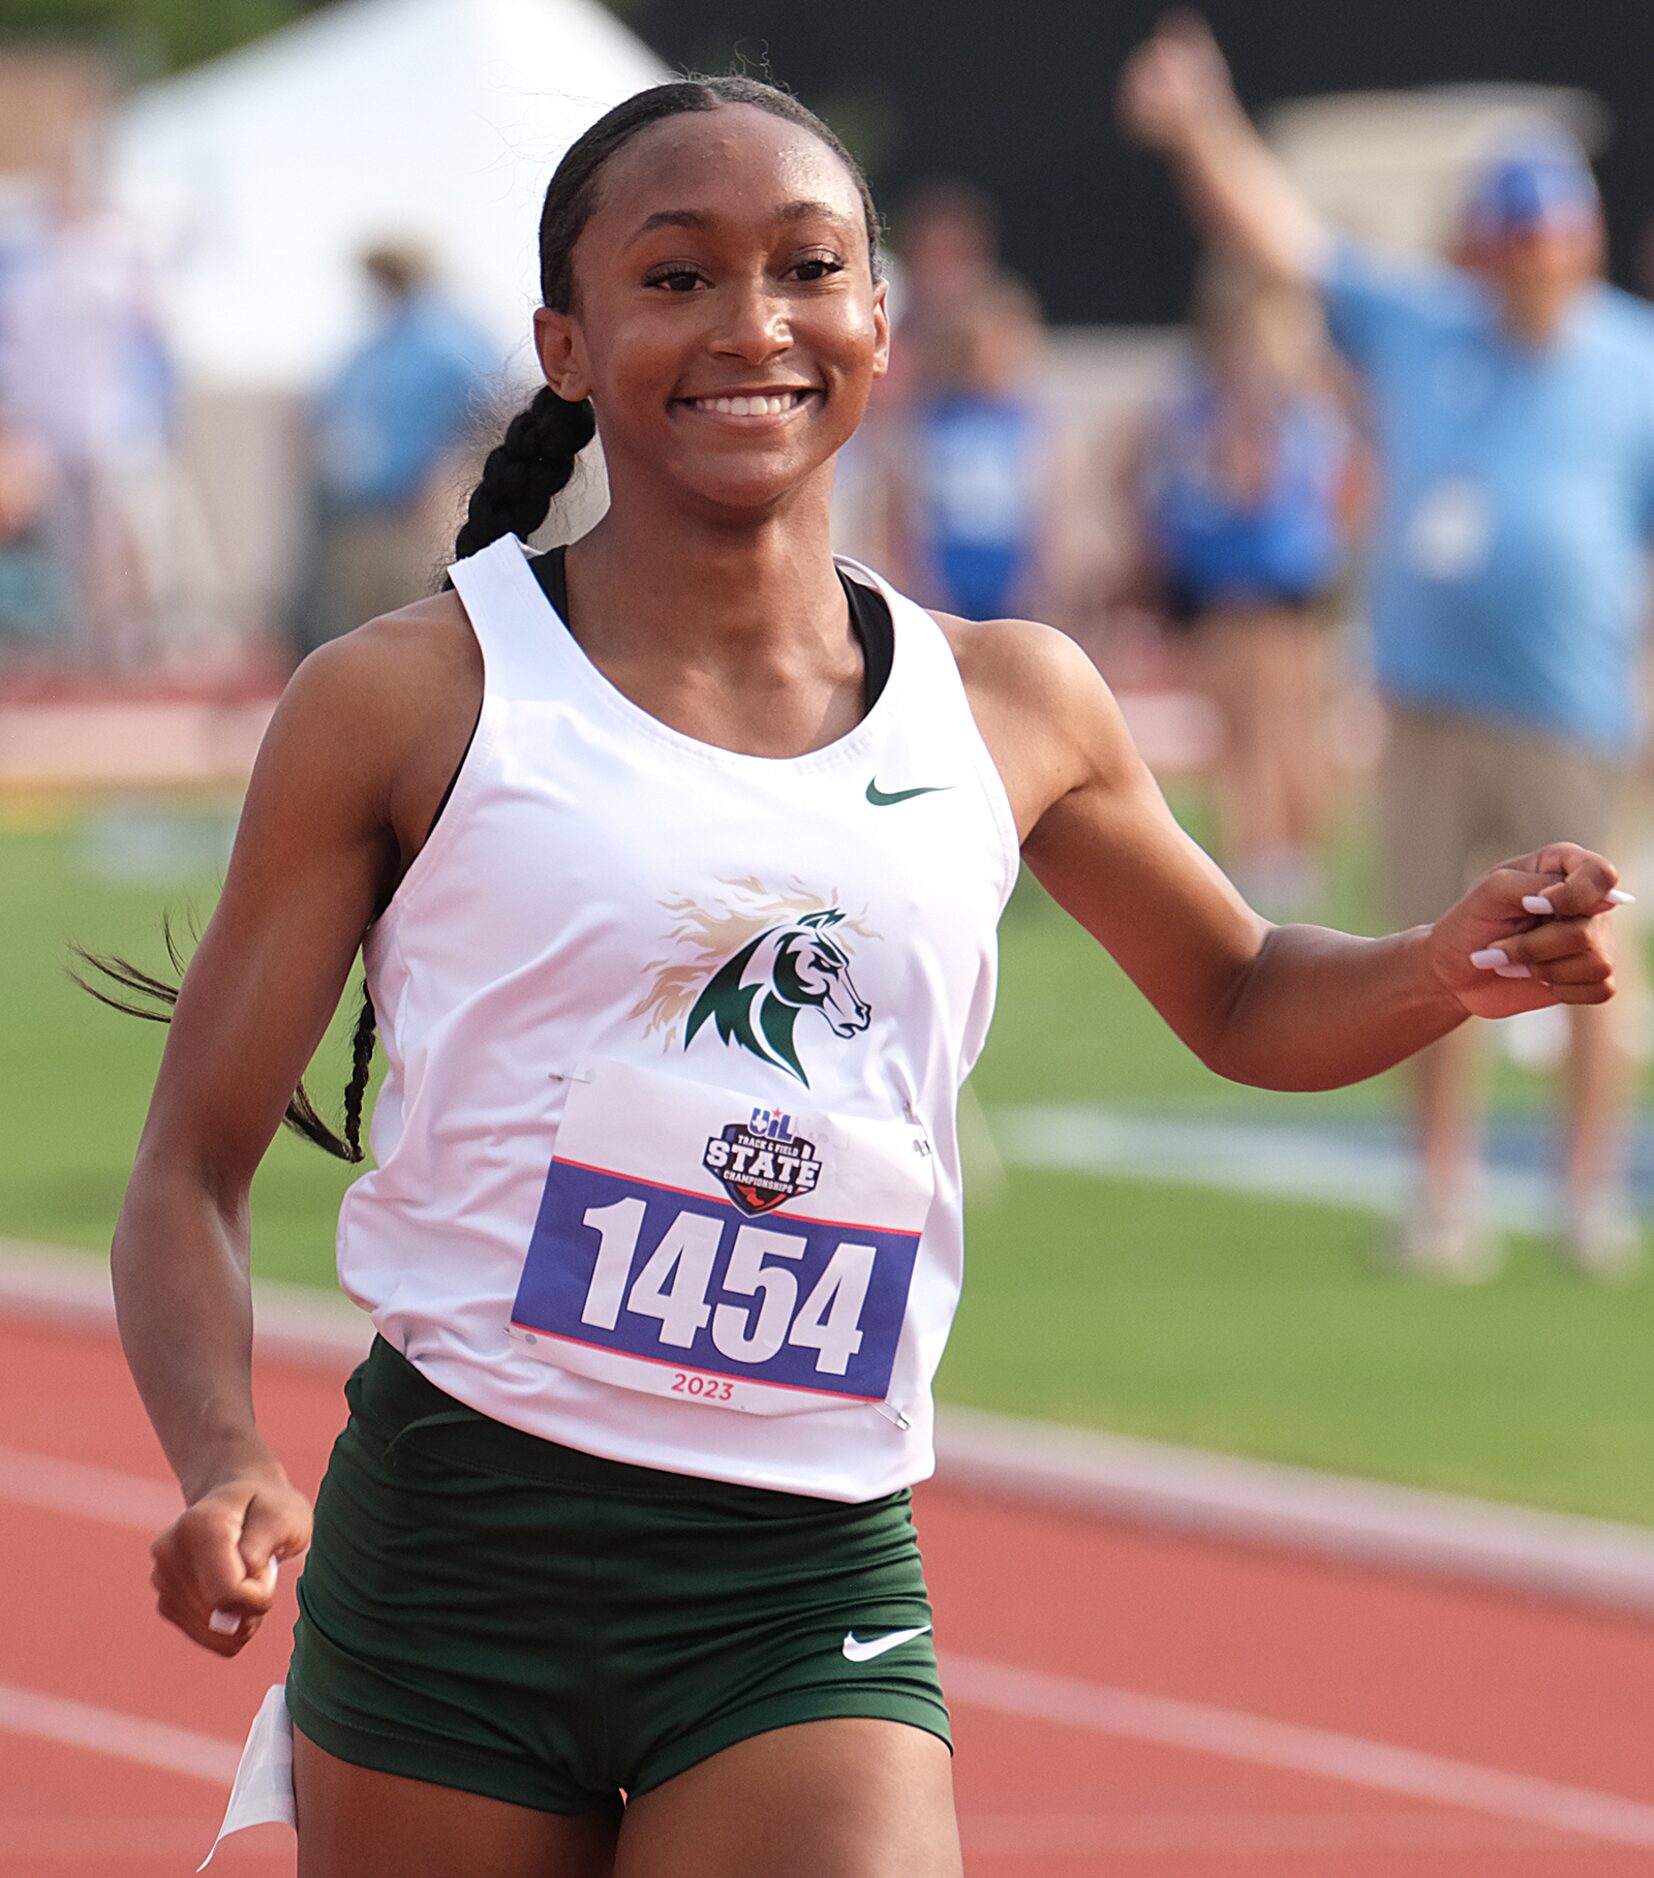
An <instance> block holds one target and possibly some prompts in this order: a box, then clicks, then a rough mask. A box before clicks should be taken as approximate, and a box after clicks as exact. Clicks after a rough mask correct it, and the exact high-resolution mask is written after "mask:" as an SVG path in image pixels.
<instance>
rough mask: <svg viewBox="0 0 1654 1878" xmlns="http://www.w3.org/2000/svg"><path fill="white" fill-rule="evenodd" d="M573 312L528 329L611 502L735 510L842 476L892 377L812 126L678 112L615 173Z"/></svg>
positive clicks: (861, 254) (744, 115)
mask: <svg viewBox="0 0 1654 1878" xmlns="http://www.w3.org/2000/svg"><path fill="white" fill-rule="evenodd" d="M573 269H574V298H573V304H572V306H571V307H570V309H569V311H567V312H566V313H564V312H557V311H554V310H552V309H550V308H542V309H541V310H540V312H539V313H538V314H537V315H536V316H535V324H536V332H537V336H538V341H539V348H540V358H541V362H542V364H543V366H544V368H545V373H546V378H547V380H548V382H550V383H551V385H552V386H553V387H554V388H555V389H556V390H557V391H558V392H559V393H560V394H561V395H562V396H563V397H565V398H582V397H589V398H590V399H591V400H592V405H593V408H594V410H595V411H596V414H597V425H598V430H599V432H600V434H601V436H602V440H603V451H604V457H605V459H606V462H607V464H608V471H609V483H610V490H611V497H612V500H613V501H614V502H615V503H616V504H617V505H619V504H623V503H624V502H626V501H627V500H628V498H629V496H630V494H631V493H632V492H634V491H640V490H642V489H643V488H645V487H648V486H654V487H660V486H661V485H662V484H663V482H664V483H665V484H670V485H674V486H675V487H676V488H677V489H678V490H679V491H680V492H682V493H686V494H689V495H691V496H693V497H694V498H697V499H699V500H700V501H702V502H705V503H711V504H713V505H716V506H718V507H721V508H729V509H733V510H737V511H762V510H765V509H768V508H772V507H774V506H775V505H776V504H777V503H779V502H781V501H783V500H784V499H786V498H787V497H788V496H789V495H791V494H793V493H794V492H795V491H798V490H800V489H801V488H804V487H807V486H814V485H817V484H819V485H820V486H821V488H822V489H823V491H824V490H825V487H826V486H827V482H828V481H829V480H830V477H831V464H832V459H833V456H834V454H835V453H836V452H837V451H838V449H839V448H840V447H841V445H843V444H844V442H845V441H846V440H847V439H848V438H849V437H850V436H851V434H852V433H853V432H854V430H855V428H856V426H857V424H859V423H860V421H861V417H862V413H863V411H864V410H865V409H866V405H867V397H868V392H869V390H870V389H871V386H872V383H873V381H874V379H875V378H877V377H878V376H880V375H881V374H882V373H883V371H884V369H885V363H886V355H887V351H888V343H889V333H888V325H887V321H886V317H885V305H884V287H883V285H882V283H877V282H875V281H874V279H873V277H872V268H871V263H870V259H869V254H868V233H867V224H866V218H865V216H864V213H863V209H862V202H861V196H860V193H859V191H858V190H857V187H856V184H855V182H854V180H853V179H852V177H851V175H850V173H849V172H848V171H847V170H846V168H845V166H844V164H843V163H842V162H841V161H840V160H839V158H838V157H837V156H836V155H835V154H834V152H833V151H832V150H830V149H829V148H828V147H827V146H826V145H825V144H824V143H822V142H821V141H820V140H819V139H818V138H817V137H815V136H813V135H812V134H811V133H810V132H809V131H808V130H806V129H804V128H802V127H800V126H796V125H793V124H790V123H787V122H786V121H784V120H783V119H780V118H777V117H773V116H771V115H770V114H769V113H768V112H766V111H762V110H758V109H756V108H754V107H753V106H751V105H727V106H723V107H721V108H720V109H718V110H715V111H702V112H692V113H684V114H680V115H678V116H675V117H670V118H667V119H665V120H663V121H661V122H659V123H657V124H654V125H651V126H650V127H649V128H648V129H646V130H644V131H641V132H640V133H639V134H638V135H637V136H635V137H634V138H633V139H632V141H631V142H629V143H628V144H626V145H625V146H624V147H623V148H622V149H620V150H619V151H617V152H616V154H615V155H614V156H613V157H612V158H610V159H609V161H608V162H607V163H606V164H605V165H604V167H603V171H602V175H601V179H600V182H599V187H598V194H597V203H596V207H595V209H594V210H593V213H592V215H591V217H590V219H589V220H588V221H587V223H586V225H585V227H584V228H583V229H582V231H581V233H580V237H579V239H578V241H577V242H576V243H575V247H574V257H573Z"/></svg>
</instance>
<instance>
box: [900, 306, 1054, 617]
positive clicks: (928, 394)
mask: <svg viewBox="0 0 1654 1878" xmlns="http://www.w3.org/2000/svg"><path fill="white" fill-rule="evenodd" d="M1040 341H1041V323H1040V312H1039V306H1038V304H1037V302H1036V301H1035V299H1034V297H1033V295H1032V294H1031V293H1030V292H1029V291H1028V290H1027V288H1025V287H1024V286H1022V285H1021V283H1020V282H1018V281H1015V280H1012V279H1011V278H1010V277H1009V276H1006V275H1000V276H997V277H995V278H991V279H990V280H988V281H987V282H985V283H982V284H980V285H978V286H977V287H975V288H973V289H972V290H971V291H970V292H969V293H968V294H966V295H965V296H964V297H963V298H962V299H960V300H957V301H955V303H954V304H953V306H952V307H951V309H950V310H949V312H948V314H947V316H946V317H945V318H942V317H939V318H937V319H936V320H935V322H934V324H933V325H932V328H931V331H930V333H929V335H928V346H927V357H926V371H925V375H924V377H923V378H922V379H921V380H920V381H919V382H918V383H917V384H916V385H915V386H914V388H913V392H912V396H911V399H910V401H909V405H908V408H907V410H906V412H905V414H904V416H903V419H902V422H901V474H900V476H899V477H898V478H897V479H896V480H895V482H894V486H893V489H892V501H893V504H894V507H893V513H892V520H893V521H894V522H895V524H896V528H897V531H898V534H899V536H900V537H901V547H900V550H899V553H898V557H897V558H898V563H899V565H900V566H901V567H902V569H903V579H904V582H905V584H907V585H908V586H909V587H910V588H911V590H912V591H913V592H914V594H915V595H916V596H917V597H918V598H920V599H921V600H922V601H923V602H924V603H925V604H926V605H927V606H935V607H939V608H941V609H942V610H943V611H945V612H949V613H958V614H960V615H962V616H963V617H965V618H967V619H998V618H1002V617H1004V615H1005V614H1007V613H1008V612H1011V611H1013V610H1015V608H1016V607H1017V606H1018V605H1024V606H1025V605H1026V604H1027V596H1028V587H1029V584H1030V582H1031V580H1032V579H1033V577H1034V572H1035V565H1036V560H1037V555H1038V528H1039V507H1040V505H1039V491H1040V483H1041V478H1042V469H1043V464H1042V449H1043V438H1042V435H1041V431H1042V424H1041V419H1040V414H1039V411H1038V408H1037V406H1036V402H1035V398H1034V386H1035V379H1036V374H1037V371H1038V367H1039V363H1040Z"/></svg>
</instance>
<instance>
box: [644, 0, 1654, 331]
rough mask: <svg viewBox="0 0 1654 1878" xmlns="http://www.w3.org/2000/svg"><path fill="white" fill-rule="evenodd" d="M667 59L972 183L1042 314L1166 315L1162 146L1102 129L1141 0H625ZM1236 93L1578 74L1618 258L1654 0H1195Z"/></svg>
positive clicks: (1269, 98) (1647, 94)
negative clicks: (1595, 107) (1604, 123)
mask: <svg viewBox="0 0 1654 1878" xmlns="http://www.w3.org/2000/svg"><path fill="white" fill-rule="evenodd" d="M615 10H616V11H617V12H619V13H620V14H621V15H622V17H624V18H625V19H626V20H627V22H628V23H629V24H630V25H631V26H633V27H634V28H635V29H636V30H637V31H638V32H639V33H640V34H641V35H642V36H643V38H644V39H646V40H648V41H649V43H650V44H651V45H652V46H653V47H654V48H655V50H656V51H657V52H659V53H660V54H661V56H662V57H663V58H665V59H666V60H667V61H668V62H670V63H672V64H674V65H679V66H685V67H694V68H697V69H700V70H703V71H711V72H722V71H727V70H730V69H731V68H732V67H739V66H741V65H742V64H743V63H744V65H745V67H746V68H747V69H749V70H751V71H753V73H754V75H755V76H761V75H764V71H765V67H766V65H767V67H768V71H769V74H770V75H772V76H773V77H774V78H776V79H777V80H778V81H779V82H781V83H784V84H786V85H787V86H789V87H790V88H791V89H792V90H794V91H796V92H797V93H798V94H799V96H800V97H802V98H803V99H804V101H805V102H806V103H807V104H809V105H811V106H812V107H813V108H815V109H817V110H819V111H821V112H822V113H823V114H824V115H825V116H827V117H828V118H829V119H830V120H831V121H832V123H833V125H834V127H835V128H836V129H837V130H838V131H839V132H840V134H841V135H842V136H844V138H845V140H846V141H847V142H848V143H849V144H850V145H851V147H852V148H853V149H854V150H855V151H856V153H857V155H858V156H859V157H860V158H861V159H862V161H863V162H864V163H865V164H866V165H867V166H868V168H869V170H870V172H871V176H872V181H873V185H874V188H875V191H876V192H877V194H878V197H879V203H880V207H881V209H882V210H883V212H884V214H885V216H886V217H887V218H888V219H890V220H891V221H892V222H893V224H897V226H896V227H895V232H896V234H897V235H898V237H899V235H900V228H899V216H898V211H899V209H900V205H901V200H902V196H903V194H904V192H905V191H906V190H907V189H908V188H910V187H911V186H912V184H913V183H915V182H917V181H919V180H920V179H922V178H926V177H930V176H935V175H955V176H963V177H966V178H969V179H970V180H972V181H974V182H976V183H978V184H980V185H981V186H982V187H983V188H984V189H986V190H987V191H988V193H989V194H990V195H991V197H992V198H993V200H994V201H995V202H996V203H997V205H998V207H999V210H1000V213H1001V215H1002V217H1003V221H1004V246H1005V254H1006V259H1007V260H1008V261H1009V263H1010V264H1011V265H1012V266H1013V267H1015V268H1016V269H1017V270H1018V271H1019V272H1021V273H1023V274H1024V275H1026V276H1027V278H1028V279H1029V280H1030V281H1032V282H1033V284H1034V285H1035V286H1036V287H1037V288H1038V290H1039V292H1040V294H1041V296H1042V297H1043V299H1044V300H1045V303H1046V307H1047V310H1048V312H1049V313H1050V314H1051V316H1052V317H1053V318H1054V319H1056V320H1059V321H1081V322H1093V321H1104V322H1107V321H1128V322H1135V321H1162V320H1170V319H1175V318H1177V317H1179V316H1180V315H1181V313H1182V311H1183V305H1184V300H1185V297H1186V295H1187V292H1188V285H1189V278H1190V269H1191V263H1192V259H1193V241H1192V238H1191V236H1190V234H1189V231H1188V226H1187V223H1186V221H1185V219H1184V217H1183V215H1182V213H1181V211H1180V210H1179V208H1178V206H1177V202H1176V198H1175V196H1174V194H1173V192H1172V189H1171V187H1170V186H1169V184H1168V182H1167V180H1166V177H1165V174H1164V171H1163V169H1162V167H1161V166H1160V164H1159V162H1158V161H1157V160H1156V159H1154V158H1153V157H1150V156H1148V155H1146V154H1145V153H1143V152H1141V151H1138V150H1136V149H1134V148H1132V147H1131V146H1129V145H1128V144H1126V143H1125V142H1124V141H1123V139H1122V138H1121V136H1120V134H1119V132H1118V131H1117V130H1116V128H1115V124H1114V102H1113V93H1114V82H1115V77H1116V75H1117V73H1118V72H1119V69H1120V66H1121V63H1122V61H1123V60H1124V58H1125V56H1126V54H1127V52H1128V51H1129V50H1130V48H1131V47H1132V46H1133V45H1134V44H1135V43H1136V42H1137V40H1138V39H1140V38H1141V37H1142V36H1143V35H1144V34H1145V33H1146V32H1147V31H1148V29H1149V28H1150V26H1151V25H1152V24H1153V22H1154V20H1155V19H1156V18H1157V17H1158V15H1159V14H1160V12H1161V10H1162V9H1161V7H1160V6H1159V5H1156V4H1153V3H1152V0H1101V3H1100V4H1099V0H938V3H937V4H935V5H927V4H924V0H629V4H621V5H617V6H616V8H615ZM1204 10H1205V12H1206V15H1207V17H1208V18H1209V19H1210V21H1211V23H1212V26H1213V28H1214V30H1215V31H1216V33H1217V35H1218V38H1219V40H1220V42H1221V43H1222V44H1223V46H1224V48H1225V50H1226V52H1227V53H1228V54H1229V57H1230V62H1231V64H1232V67H1233V69H1234V73H1235V78H1236V83H1237V85H1238V87H1239V89H1240V93H1241V97H1242V99H1243V100H1244V101H1245V103H1246V104H1247V105H1248V107H1249V108H1251V109H1254V110H1256V109H1259V108H1262V107H1266V106H1267V105H1269V104H1271V103H1273V102H1275V101H1277V100H1280V99H1285V98H1294V97H1304V96H1308V95H1313V94H1315V93H1319V92H1331V91H1361V90H1372V89H1382V88H1388V87H1392V86H1403V85H1434V84H1447V83H1461V82H1466V81H1492V80H1498V81H1513V80H1514V81H1523V82H1533V83H1542V84H1553V85H1578V86H1581V87H1583V88H1584V89H1586V90H1589V91H1592V92H1595V93H1596V94H1597V95H1598V96H1599V97H1601V98H1602V99H1603V100H1604V101H1605V102H1606V103H1607V105H1608V106H1609V108H1610V110H1611V111H1612V113H1613V120H1614V128H1613V137H1612V141H1611V142H1610V144H1609V145H1608V147H1607V150H1606V151H1605V153H1604V155H1603V158H1602V160H1601V163H1600V165H1599V177H1600V180H1601V183H1602V187H1603V194H1604V197H1605V199H1606V203H1607V207H1608V214H1609V223H1610V237H1611V241H1612V247H1613V264H1614V272H1615V276H1616V278H1618V279H1620V280H1622V281H1625V282H1627V283H1629V281H1630V278H1631V274H1632V260H1633V250H1634V247H1635V244H1636V237H1637V233H1638V230H1639V229H1640V227H1641V225H1642V223H1643V220H1644V219H1645V217H1647V216H1648V215H1649V214H1650V213H1651V212H1654V0H1341V3H1340V0H1211V4H1209V5H1208V6H1206V8H1205V9H1204Z"/></svg>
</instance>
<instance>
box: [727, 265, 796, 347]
mask: <svg viewBox="0 0 1654 1878" xmlns="http://www.w3.org/2000/svg"><path fill="white" fill-rule="evenodd" d="M792 342H793V335H792V327H791V324H790V322H789V321H788V318H787V309H786V306H785V304H784V302H783V301H782V298H781V296H780V295H779V294H775V293H772V292H771V291H770V290H769V288H768V286H767V285H766V284H765V283H764V282H762V281H749V282H745V283H743V284H742V285H740V286H739V287H732V288H731V289H730V292H729V299H728V303H727V307H726V310H725V316H724V318H723V320H722V321H721V322H720V324H719V328H718V332H717V335H716V337H715V338H714V340H713V350H714V351H715V352H718V353H721V354H722V355H723V356H724V357H726V358H735V359H740V360H741V361H742V363H743V364H746V365H761V364H763V363H764V362H765V360H767V359H773V358H774V357H776V355H777V354H778V353H782V352H785V351H786V350H787V348H788V347H789V346H790V345H791V344H792Z"/></svg>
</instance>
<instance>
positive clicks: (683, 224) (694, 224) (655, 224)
mask: <svg viewBox="0 0 1654 1878" xmlns="http://www.w3.org/2000/svg"><path fill="white" fill-rule="evenodd" d="M813 216H824V217H825V218H826V219H827V220H828V221H832V222H839V223H844V221H845V218H844V215H843V213H842V212H841V211H840V210H838V209H835V208H834V207H833V205H832V203H830V202H815V201H810V200H807V199H800V200H799V201H796V202H784V203H783V204H782V205H781V207H780V208H779V209H777V210H776V212H775V215H774V218H773V219H774V221H775V223H776V225H777V226H778V227H785V226H786V225H787V224H789V223H792V222H807V221H809V220H810V219H811V218H812V217H813ZM717 221H718V217H717V215H716V214H715V213H711V212H709V211H707V210H705V209H657V210H656V211H655V213H654V214H653V215H650V216H646V217H645V218H644V220H643V221H642V222H640V223H639V225H638V227H637V228H636V230H635V231H634V232H633V234H632V236H631V239H630V240H629V241H628V242H627V243H626V246H627V247H628V248H629V247H631V246H632V245H633V243H635V242H639V241H641V240H642V239H643V237H644V236H645V235H648V234H652V233H653V232H654V230H655V229H657V228H696V229H704V228H711V227H713V226H714V225H715V224H716V223H717Z"/></svg>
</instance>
